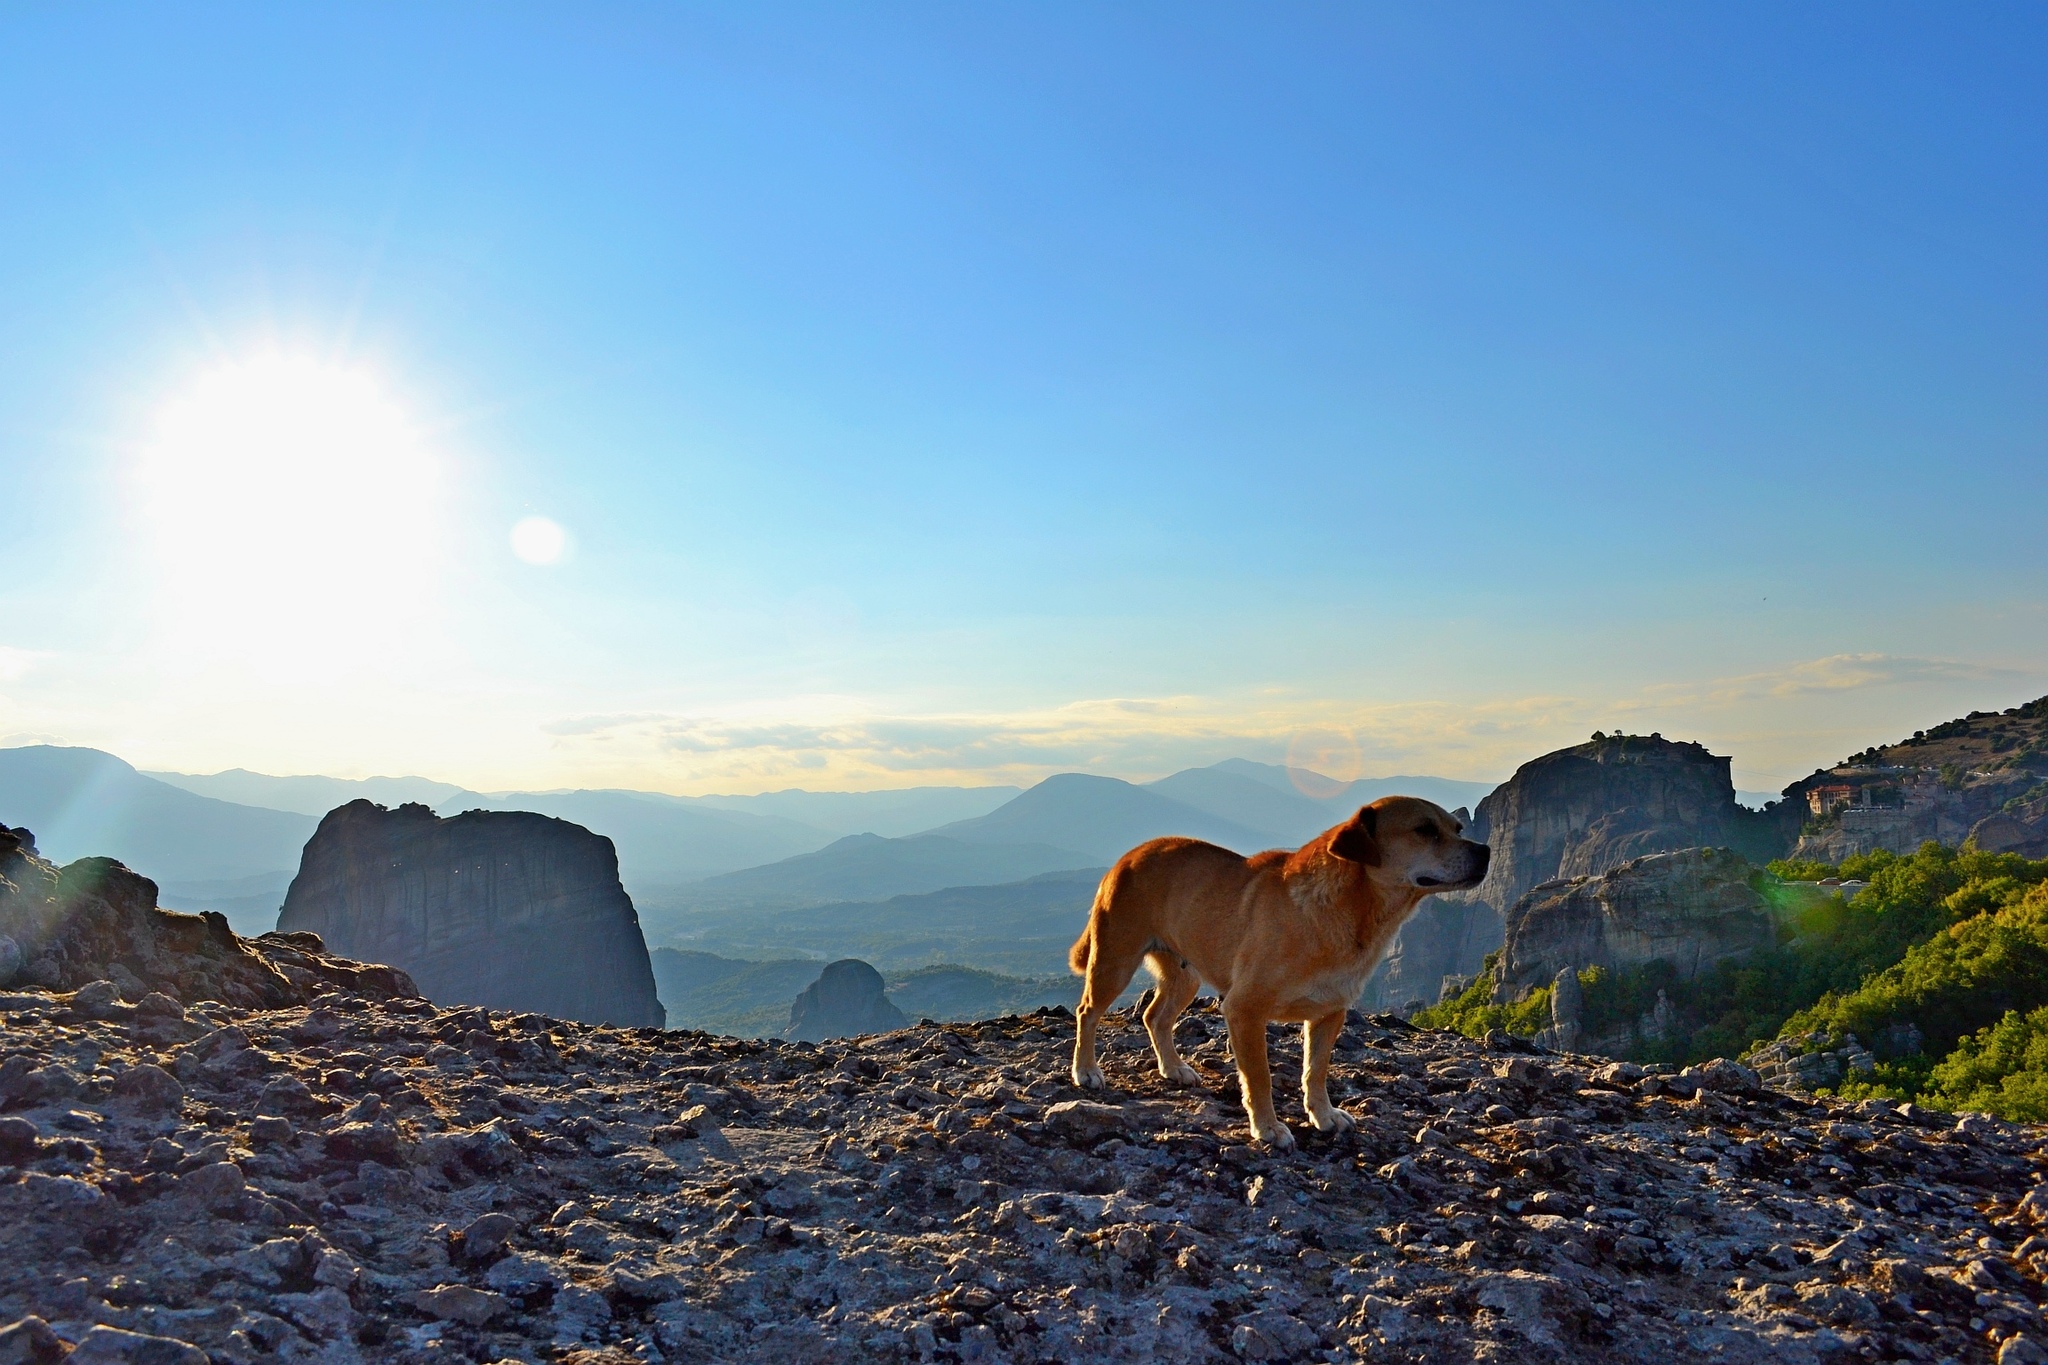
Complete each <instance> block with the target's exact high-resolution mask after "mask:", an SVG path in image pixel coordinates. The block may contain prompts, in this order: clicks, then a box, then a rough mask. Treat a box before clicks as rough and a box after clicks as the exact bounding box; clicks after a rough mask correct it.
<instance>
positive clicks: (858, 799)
mask: <svg viewBox="0 0 2048 1365" xmlns="http://www.w3.org/2000/svg"><path fill="white" fill-rule="evenodd" d="M1022 790H1023V788H1021V787H907V788H905V789H903V790H901V791H879V792H811V791H803V790H801V789H800V788H792V789H790V790H788V791H779V792H763V793H762V794H761V795H759V796H700V797H696V798H694V800H695V803H696V804H698V805H700V806H716V807H718V808H720V809H721V810H736V811H747V812H750V813H752V814H756V815H772V816H780V817H782V818H784V819H787V820H795V821H797V822H799V823H801V824H806V825H810V826H813V827H815V828H817V829H821V830H824V831H825V832H826V833H828V834H832V835H845V834H879V835H882V836H883V837H884V838H890V839H894V838H900V837H902V836H903V835H906V834H917V833H921V832H923V831H925V830H928V829H931V828H932V827H933V826H935V825H943V824H948V823H950V822H952V821H955V820H971V819H973V818H974V817H975V816H978V815H986V814H988V813H989V812H990V811H992V810H994V809H995V808H996V807H998V806H1000V805H1002V804H1003V803H1004V802H1005V801H1008V800H1009V799H1010V798H1012V797H1014V796H1016V795H1017V794H1018V793H1019V792H1020V791H1022ZM676 799H679V800H680V799H685V798H676Z"/></svg>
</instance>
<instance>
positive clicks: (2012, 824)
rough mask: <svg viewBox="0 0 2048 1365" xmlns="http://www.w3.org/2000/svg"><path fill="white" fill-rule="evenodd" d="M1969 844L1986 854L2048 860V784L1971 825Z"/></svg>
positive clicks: (2018, 797) (2013, 800) (2017, 797)
mask: <svg viewBox="0 0 2048 1365" xmlns="http://www.w3.org/2000/svg"><path fill="white" fill-rule="evenodd" d="M1970 842H1971V843H1973V844H1975V845H1976V846H1977V847H1978V848H1981V849H1983V850H1984V851H1985V852H1986V853H2018V854H2020V855H2022V856H2023V857H2028V858H2048V783H2043V784H2041V785H2040V786H2039V787H2036V788H2034V789H2032V790H2030V791H2027V792H2024V793H2022V794H2021V795H2019V796H2016V797H2013V798H2012V799H2011V800H2009V801H2007V802H2006V803H2005V804H2004V805H2003V806H2002V807H2001V808H2000V809H1999V810H1998V812H1997V813H1996V814H1993V815H1987V816H1985V817H1984V818H1983V819H1982V820H1979V821H1978V822H1977V823H1976V824H1974V825H1972V826H1970Z"/></svg>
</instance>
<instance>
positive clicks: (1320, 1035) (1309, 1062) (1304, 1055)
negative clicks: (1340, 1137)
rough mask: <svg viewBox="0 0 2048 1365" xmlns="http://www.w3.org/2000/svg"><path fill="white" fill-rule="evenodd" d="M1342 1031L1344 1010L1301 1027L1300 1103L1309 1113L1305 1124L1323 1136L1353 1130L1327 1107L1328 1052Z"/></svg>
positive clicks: (1343, 1116)
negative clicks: (1314, 1128)
mask: <svg viewBox="0 0 2048 1365" xmlns="http://www.w3.org/2000/svg"><path fill="white" fill-rule="evenodd" d="M1343 1031H1344V1011H1343V1010H1338V1011H1337V1012H1336V1013H1334V1014H1326V1015H1324V1016H1323V1017H1322V1018H1320V1019H1311V1020H1309V1021H1308V1022H1307V1023H1306V1024H1303V1025H1302V1026H1301V1103H1302V1106H1303V1107H1304V1108H1306V1109H1307V1110H1308V1121H1309V1122H1310V1123H1313V1124H1314V1125H1315V1126H1316V1131H1318V1132H1322V1133H1341V1132H1343V1131H1344V1130H1345V1129H1346V1128H1351V1127H1354V1126H1355V1124H1354V1123H1353V1121H1352V1118H1351V1115H1349V1114H1347V1113H1345V1112H1344V1111H1343V1110H1342V1109H1339V1108H1338V1107H1337V1106H1336V1105H1334V1104H1331V1103H1330V1050H1331V1049H1332V1048H1334V1047H1336V1045H1337V1035H1338V1034H1340V1033H1342V1032H1343Z"/></svg>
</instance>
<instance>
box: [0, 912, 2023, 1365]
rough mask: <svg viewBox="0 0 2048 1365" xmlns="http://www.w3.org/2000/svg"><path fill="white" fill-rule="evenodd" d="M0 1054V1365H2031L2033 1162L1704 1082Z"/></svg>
mask: <svg viewBox="0 0 2048 1365" xmlns="http://www.w3.org/2000/svg"><path fill="white" fill-rule="evenodd" d="M258 942H259V944H260V943H261V942H262V941H258ZM276 946H278V945H273V947H276ZM283 946H284V947H290V946H291V945H283ZM295 951H301V952H310V945H308V944H306V943H305V942H304V940H303V939H301V940H300V941H299V943H298V947H297V949H295ZM0 1017H4V1019H5V1030H4V1033H0V1051H4V1054H5V1056H4V1060H0V1103H4V1107H5V1111H6V1112H5V1114H4V1116H0V1322H16V1321H17V1320H18V1319H19V1320H21V1321H19V1322H18V1323H17V1325H16V1326H15V1327H13V1328H10V1329H8V1331H7V1332H5V1333H0V1363H4V1362H14V1361H28V1360H40V1359H57V1358H59V1357H61V1356H62V1355H63V1354H64V1353H65V1351H67V1350H69V1349H71V1346H70V1344H72V1343H76V1344H77V1346H76V1350H75V1351H74V1352H73V1353H72V1355H71V1359H72V1360H73V1361H74V1362H75V1363H76V1365H89V1362H99V1361H134V1362H175V1363H176V1365H186V1362H190V1363H191V1365H199V1362H202V1361H204V1360H206V1359H208V1358H209V1357H210V1358H211V1359H212V1360H213V1361H216V1362H223V1361H235V1362H241V1361H252V1362H253V1361H267V1360H287V1361H292V1360H322V1361H336V1362H339V1361H355V1360H380V1361H382V1360H390V1361H419V1362H428V1361H451V1362H452V1361H468V1360H522V1361H528V1362H538V1361H541V1360H559V1361H580V1362H587V1363H590V1365H595V1363H596V1362H614V1361H615V1362H625V1361H630V1360H674V1361H721V1360H729V1361H742V1360H776V1361H786V1362H802V1361H820V1362H822V1361H844V1360H892V1361H924V1360H952V1359H959V1360H991V1361H995V1360H1009V1361H1020V1362H1022V1361H1077V1360H1147V1361H1152V1360H1173V1361H1181V1360H1186V1361H1199V1360H1237V1359H1242V1360H1351V1359H1364V1360H1415V1361H1432V1362H1434V1361H1455V1360H1467V1359H1471V1360H1490V1359H1497V1358H1504V1357H1509V1356H1512V1357H1514V1358H1517V1359H1520V1360H1536V1359H1561V1358H1572V1359H1584V1358H1612V1359H1643V1360H1656V1361H1660V1362H1661V1361H1672V1360H1680V1361H1683V1360H1694V1359H1702V1360H1704V1359H1712V1360H1737V1361H1740V1360H1763V1359H1766V1358H1768V1359H1771V1360H1782V1361H1801V1360H1837V1359H1839V1360H1848V1359H1851V1358H1854V1359H1907V1360H1939V1359H1943V1358H1951V1357H1952V1358H1955V1359H1957V1360H1985V1359H1989V1358H1991V1356H1992V1355H1993V1354H1994V1353H1998V1358H1999V1359H2001V1360H2002V1361H2006V1362H2024V1361H2041V1360H2048V1353H2043V1352H2042V1351H2040V1350H2039V1349H2038V1348H2037V1347H2036V1346H2035V1344H2034V1341H2035V1339H2037V1338H2038V1339H2041V1340H2048V1335H2043V1333H2042V1328H2041V1324H2040V1319H2039V1309H2038V1307H2037V1304H2038V1302H2039V1299H2040V1296H2041V1285H2040V1283H2039V1280H2038V1275H2037V1269H2036V1265H2037V1263H2036V1262H2035V1261H2034V1259H2033V1257H2034V1255H2035V1253H2036V1251H2037V1250H2038V1249H2040V1248H2043V1247H2048V1240H2044V1239H2042V1238H2038V1237H2033V1236H2031V1235H2030V1234H2031V1231H2032V1222H2033V1220H2034V1219H2035V1218H2036V1217H2041V1216H2048V1190H2043V1191H2042V1192H2040V1193H2035V1191H2036V1188H2037V1182H2038V1181H2039V1180H2040V1179H2041V1178H2042V1171H2041V1165H2042V1161H2043V1143H2044V1134H2043V1133H2042V1132H2041V1131H2040V1130H2037V1129H2022V1128H2018V1127H2012V1126H2008V1125H2004V1124H2000V1123H1997V1122H1993V1121H1989V1120H1985V1119H1981V1118H1977V1119H1968V1120H1965V1121H1963V1122H1961V1123H1957V1122H1956V1121H1955V1120H1953V1119H1952V1118H1948V1117H1944V1116H1940V1115H1935V1114H1929V1113H1924V1112H1915V1111H1913V1110H1911V1109H1910V1108H1906V1109H1900V1108H1894V1107H1890V1106H1886V1105H1881V1104H1864V1105H1859V1106H1856V1107H1853V1108H1852V1107H1847V1106H1839V1105H1829V1104H1826V1103H1822V1102H1814V1101H1809V1100H1804V1099H1800V1098H1797V1097H1793V1096H1789V1095H1784V1094H1779V1093H1775V1092H1771V1091H1765V1090H1761V1089H1759V1088H1757V1087H1756V1085H1755V1083H1754V1078H1753V1076H1752V1075H1751V1074H1750V1073H1747V1072H1745V1071H1743V1070H1742V1069H1741V1068H1739V1067H1736V1066H1733V1065H1731V1064H1727V1063H1719V1064H1715V1065H1713V1066H1711V1067H1709V1068H1706V1069H1704V1070H1702V1071H1700V1072H1689V1073H1681V1074H1680V1075H1678V1076H1675V1077H1644V1076H1642V1075H1641V1074H1640V1073H1639V1072H1637V1071H1636V1070H1635V1069H1634V1068H1632V1067H1629V1066H1627V1065H1613V1064H1607V1065H1602V1064H1598V1063H1596V1062H1595V1061H1593V1060H1592V1059H1586V1058H1577V1057H1568V1056H1531V1055H1527V1054H1525V1053H1523V1052H1519V1051H1497V1050H1490V1049H1489V1048H1487V1047H1486V1046H1484V1045H1482V1044H1479V1043H1475V1042H1472V1041H1470V1040H1468V1039H1464V1038H1460V1037H1457V1036H1455V1035H1450V1034H1442V1033H1418V1032H1414V1031H1412V1030H1410V1029H1408V1028H1407V1027H1406V1026H1405V1025H1403V1024H1401V1023H1400V1022H1399V1021H1398V1020H1394V1019H1392V1018H1391V1017H1380V1018H1377V1019H1366V1018H1363V1017H1360V1018H1355V1019H1354V1020H1353V1022H1352V1025H1351V1027H1350V1028H1349V1029H1347V1030H1346V1033H1345V1036H1344V1040H1343V1043H1342V1045H1341V1049H1340V1054H1339V1064H1338V1067H1337V1074H1338V1075H1339V1076H1340V1077H1341V1085H1340V1086H1338V1087H1336V1088H1339V1089H1341V1090H1342V1091H1343V1092H1344V1093H1343V1095H1342V1097H1341V1098H1342V1102H1345V1103H1347V1104H1348V1106H1349V1108H1350V1109H1351V1111H1352V1112H1353V1113H1355V1114H1357V1115H1359V1116H1360V1125H1359V1129H1358V1131H1356V1132H1354V1133H1348V1134H1344V1135H1342V1136H1339V1137H1336V1138H1324V1137H1319V1136H1316V1135H1314V1134H1312V1133H1310V1132H1309V1131H1308V1130H1307V1129H1306V1128H1305V1127H1297V1132H1298V1133H1300V1134H1301V1136H1302V1137H1303V1139H1304V1143H1303V1147H1302V1149H1301V1150H1298V1151H1295V1152H1289V1153H1276V1152H1271V1151H1267V1150H1264V1149H1260V1148H1255V1147H1253V1146H1250V1145H1248V1143H1247V1140H1246V1139H1247V1131H1246V1128H1245V1126H1244V1124H1243V1123H1242V1121H1241V1118H1240V1114H1239V1111H1238V1109H1237V1107H1236V1105H1235V1103H1234V1101H1233V1099H1232V1097H1231V1090H1230V1083H1229V1071H1228V1059H1227V1056H1226V1053H1225V1050H1224V1046H1223V1042H1222V1026H1221V1021H1220V1020H1219V1019H1218V1017H1217V1016H1216V1015H1215V1014H1214V1013H1213V1011H1203V1010H1197V1011H1195V1012H1193V1013H1192V1014H1191V1015H1190V1016H1189V1017H1188V1018H1187V1019H1186V1020H1185V1022H1184V1023H1183V1024H1182V1025H1181V1037H1182V1040H1183V1044H1184V1047H1185V1049H1186V1051H1187V1053H1188V1055H1189V1057H1190V1059H1191V1060H1192V1061H1193V1062H1194V1064H1195V1066H1196V1067H1197V1068H1198V1069H1199V1070H1200V1071H1201V1072H1202V1073H1203V1075H1204V1076H1205V1078H1206V1079H1207V1081H1208V1084H1207V1085H1206V1087H1204V1088H1203V1089H1198V1090H1180V1089H1173V1088H1169V1087H1167V1086H1166V1085H1165V1083H1164V1082H1162V1081H1160V1080H1159V1079H1158V1077H1157V1076H1156V1075H1154V1074H1153V1073H1152V1072H1151V1070H1150V1068H1149V1065H1148V1056H1147V1054H1145V1053H1144V1052H1143V1051H1141V1047H1140V1044H1141V1040H1142V1032H1141V1030H1140V1029H1139V1028H1138V1027H1137V1026H1136V1025H1135V1023H1134V1022H1132V1021H1130V1020H1128V1019H1124V1020H1122V1021H1120V1025H1121V1026H1112V1027H1111V1028H1109V1029H1108V1030H1107V1031H1106V1034H1105V1041H1106V1042H1107V1044H1108V1046H1107V1048H1106V1050H1105V1065H1106V1067H1107V1069H1108V1071H1109V1073H1110V1076H1111V1079H1112V1083H1113V1085H1114V1086H1115V1087H1116V1089H1115V1090H1113V1091H1112V1092H1111V1095H1110V1099H1112V1100H1114V1101H1115V1102H1114V1103H1104V1102H1102V1101H1103V1096H1102V1095H1101V1094H1099V1093H1091V1094H1086V1095H1084V1094H1082V1093H1081V1092H1078V1091H1075V1090H1073V1089H1072V1088H1071V1087H1070V1086H1069V1085H1068V1084H1067V1082H1066V1080H1065V1077H1064V1070H1065V1064H1066V1054H1067V1048H1068V1045H1069V1030H1070V1028H1071V1024H1070V1021H1069V1020H1068V1018H1067V1017H1065V1015H1064V1014H1063V1013H1061V1012H1057V1011H1047V1012H1044V1013H1041V1014H1039V1015H1034V1016H1026V1017H1021V1018H1009V1019H1002V1020H997V1021H993V1022H990V1023H986V1024H981V1025H965V1026H963V1025H947V1026H939V1025H930V1024H927V1025H923V1026H919V1027H913V1028H910V1029H906V1030H903V1031H901V1032H898V1033H893V1034H887V1035H883V1036H879V1037H872V1038H866V1039H860V1040H855V1041H848V1042H843V1043H829V1044H825V1045H822V1046H813V1045H810V1044H801V1043H798V1044H788V1043H780V1042H758V1041H745V1040H736V1039H730V1038H717V1037H711V1036H706V1035H702V1034H691V1033H678V1032H660V1031H656V1030H651V1029H648V1030H620V1029H611V1028H602V1027H586V1026H583V1025H578V1024H570V1023H564V1022H562V1021H561V1020H557V1019H550V1018H543V1017H540V1016H535V1015H517V1016H514V1015H507V1014H493V1013H487V1012H485V1011H483V1010H480V1009H436V1008H434V1007H433V1006H432V1005H430V1004H428V1003H427V1002H425V1001H423V1000H420V999H417V998H407V997H405V996H402V995H392V996H386V997H383V998H374V997H371V996H367V995H363V994H359V993H356V992H354V991H349V990H334V991H330V992H328V993H325V994H323V995H320V996H318V997H317V998H315V999H312V1000H310V1001H309V1003H307V1004H303V1005H294V1006H289V1007H284V1008H248V1007H236V1006H228V1005H221V1004H217V1003H207V1002H201V1003H193V1004H189V1005H181V1004H179V1003H178V1002H176V1001H174V1000H172V999H170V998H169V997H168V996H166V995H164V994H161V993H157V994H151V995H148V996H146V997H145V998H143V999H141V1000H140V1001H137V1002H135V1003H132V1004H131V1003H127V1002H124V1001H122V1000H120V999H119V998H118V994H117V992H116V991H115V989H114V988H113V987H112V986H111V985H99V986H87V987H86V988H84V989H82V990H79V991H77V992H75V993H62V992H55V991H49V990H27V991H16V992H14V993H12V994H7V995H4V996H0ZM1276 1032H1277V1030H1276ZM1281 1079H1282V1080H1283V1081H1287V1080H1291V1078H1288V1077H1282V1078H1281ZM31 1315H32V1316H31ZM38 1320H40V1321H38ZM130 1334H142V1335H141V1336H135V1335H130ZM145 1337H146V1338H151V1339H155V1340H144V1339H143V1338H145ZM178 1343H186V1345H183V1346H181V1345H179V1344H178ZM2001 1343H2003V1346H2002V1350H2001Z"/></svg>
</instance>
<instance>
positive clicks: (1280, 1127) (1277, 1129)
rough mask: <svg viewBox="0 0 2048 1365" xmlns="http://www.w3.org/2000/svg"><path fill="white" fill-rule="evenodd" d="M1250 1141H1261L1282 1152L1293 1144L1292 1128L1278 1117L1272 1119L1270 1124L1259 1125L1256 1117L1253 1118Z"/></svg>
mask: <svg viewBox="0 0 2048 1365" xmlns="http://www.w3.org/2000/svg"><path fill="white" fill-rule="evenodd" d="M1252 1141H1254V1142H1263V1143H1265V1144H1266V1145H1267V1146H1268V1147H1272V1148H1274V1149H1275V1150H1277V1151H1282V1152H1284V1151H1286V1150H1288V1149H1289V1148H1291V1147H1292V1146H1294V1130H1293V1129H1291V1128H1289V1127H1288V1126H1287V1125H1286V1124H1284V1123H1282V1122H1280V1120H1278V1119H1274V1120H1273V1122H1272V1123H1271V1124H1270V1125H1261V1124H1260V1123H1259V1121H1258V1120H1257V1119H1253V1120H1252Z"/></svg>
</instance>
